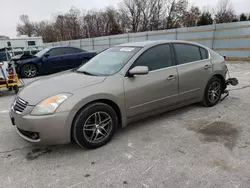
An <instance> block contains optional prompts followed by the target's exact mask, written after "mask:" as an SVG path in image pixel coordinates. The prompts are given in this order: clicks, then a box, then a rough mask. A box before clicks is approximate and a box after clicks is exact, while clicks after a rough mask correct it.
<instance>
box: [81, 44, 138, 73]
mask: <svg viewBox="0 0 250 188" xmlns="http://www.w3.org/2000/svg"><path fill="white" fill-rule="evenodd" d="M140 49H141V48H139V47H111V48H109V49H107V50H105V51H103V52H101V53H99V54H98V55H96V56H95V57H93V58H92V59H90V60H89V61H88V62H87V63H86V64H84V65H83V66H81V67H80V68H79V69H78V70H77V72H82V73H85V74H91V75H97V76H108V75H112V74H115V73H117V72H118V71H119V70H121V69H122V67H123V66H124V65H126V63H127V62H128V61H129V60H130V58H132V57H133V56H134V55H135V54H136V53H137V52H138V51H139V50H140Z"/></svg>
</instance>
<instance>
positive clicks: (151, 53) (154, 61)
mask: <svg viewBox="0 0 250 188" xmlns="http://www.w3.org/2000/svg"><path fill="white" fill-rule="evenodd" d="M172 65H173V61H172V54H171V49H170V45H169V44H162V45H158V46H154V47H152V48H150V49H148V50H147V51H145V52H144V53H143V54H141V56H140V57H139V58H138V59H137V60H136V61H135V63H134V65H133V66H132V68H133V67H135V66H147V67H148V68H149V71H154V70H158V69H163V68H167V67H170V66H172Z"/></svg>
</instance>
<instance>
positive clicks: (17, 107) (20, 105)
mask: <svg viewBox="0 0 250 188" xmlns="http://www.w3.org/2000/svg"><path fill="white" fill-rule="evenodd" d="M27 105H28V102H26V101H24V100H23V99H21V98H20V97H17V98H16V100H15V101H14V104H13V110H14V111H15V112H16V113H18V114H21V113H22V112H23V111H24V110H25V108H26V107H27Z"/></svg>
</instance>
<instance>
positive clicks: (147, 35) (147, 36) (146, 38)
mask: <svg viewBox="0 0 250 188" xmlns="http://www.w3.org/2000/svg"><path fill="white" fill-rule="evenodd" d="M146 40H148V32H147V34H146Z"/></svg>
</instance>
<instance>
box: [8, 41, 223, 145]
mask: <svg viewBox="0 0 250 188" xmlns="http://www.w3.org/2000/svg"><path fill="white" fill-rule="evenodd" d="M45 54H46V52H45ZM227 72H228V69H227V66H226V64H225V59H224V57H223V56H221V55H219V54H218V53H216V52H214V51H213V50H211V49H209V48H207V47H205V46H202V45H199V44H196V43H191V42H185V41H177V40H176V41H145V42H137V43H128V44H122V45H119V46H115V47H111V48H109V49H107V50H105V51H103V52H102V53H100V54H98V55H97V56H95V57H94V58H92V59H91V60H89V61H88V62H87V63H86V64H84V65H83V66H81V67H80V68H78V69H76V70H75V71H69V72H65V73H59V74H58V75H56V76H51V77H49V78H43V79H40V80H38V81H35V82H33V83H31V84H29V85H27V86H26V87H25V88H24V89H23V90H22V91H21V92H20V93H19V94H18V96H17V97H16V100H15V101H14V103H13V105H12V108H11V109H12V110H11V113H10V117H11V120H12V123H13V125H15V127H16V130H17V132H18V134H19V135H20V136H21V137H22V138H24V139H26V140H28V141H30V142H33V143H40V144H52V145H54V144H65V143H69V142H71V141H72V140H74V141H76V143H77V144H79V145H80V146H82V147H86V148H97V147H100V146H103V145H104V144H106V143H107V142H108V141H110V140H111V138H112V136H113V135H114V133H115V131H116V129H117V128H118V126H119V125H120V126H122V127H124V126H126V125H127V124H128V123H129V122H131V121H134V120H138V119H141V118H145V117H147V116H150V115H154V114H157V113H160V112H163V111H168V110H172V109H175V108H179V107H182V106H185V105H189V104H192V103H198V102H201V103H202V104H203V105H205V106H208V107H212V106H214V105H216V104H217V103H218V102H219V101H220V99H221V95H222V94H223V93H224V92H225V89H226V74H227Z"/></svg>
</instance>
